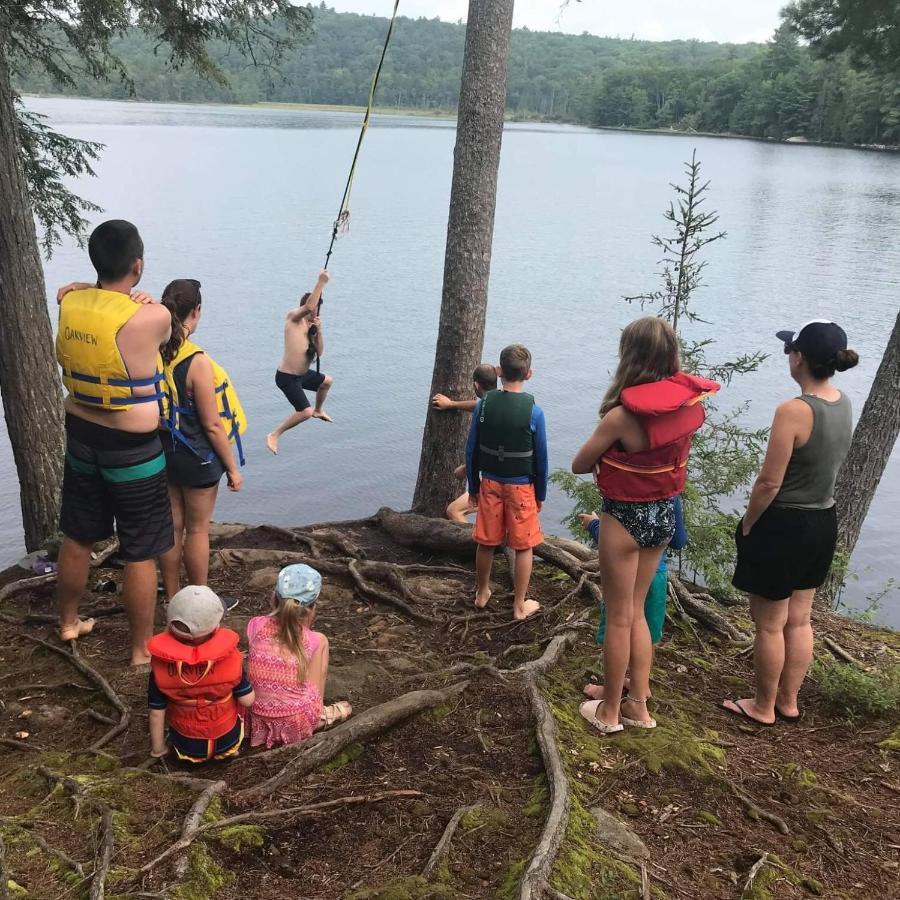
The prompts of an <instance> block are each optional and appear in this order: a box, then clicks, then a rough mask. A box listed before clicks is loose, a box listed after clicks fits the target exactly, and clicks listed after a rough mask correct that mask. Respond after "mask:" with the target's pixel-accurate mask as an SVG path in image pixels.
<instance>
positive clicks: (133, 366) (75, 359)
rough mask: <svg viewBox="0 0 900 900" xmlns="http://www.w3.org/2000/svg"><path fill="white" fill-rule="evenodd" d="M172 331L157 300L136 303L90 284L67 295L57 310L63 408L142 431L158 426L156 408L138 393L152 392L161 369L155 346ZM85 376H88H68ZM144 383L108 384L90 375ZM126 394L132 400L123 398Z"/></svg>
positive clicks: (99, 421) (103, 422)
mask: <svg viewBox="0 0 900 900" xmlns="http://www.w3.org/2000/svg"><path fill="white" fill-rule="evenodd" d="M170 330H171V316H170V314H169V312H168V310H167V309H166V308H165V307H162V306H159V305H158V304H145V305H139V304H136V303H134V301H132V300H131V298H130V297H129V296H128V295H127V294H124V293H121V292H117V291H106V290H100V289H90V290H81V291H73V292H71V293H69V294H67V295H66V296H65V297H64V298H63V300H62V302H61V304H60V313H59V334H58V336H57V356H58V358H59V362H60V365H61V366H62V367H63V377H64V380H65V381H66V387H67V388H68V391H69V394H68V396H67V397H66V411H67V412H68V413H70V414H71V415H74V416H76V417H78V418H81V419H85V420H87V421H89V422H93V423H95V424H98V425H103V426H106V427H109V428H116V429H118V430H120V431H126V432H132V433H145V432H150V431H153V430H154V429H155V428H156V427H157V423H158V418H159V407H158V405H157V404H156V403H155V402H147V401H146V400H144V401H143V402H141V400H140V398H142V397H143V398H150V397H154V396H155V395H156V394H157V393H158V391H159V386H158V384H155V383H154V378H155V376H156V375H157V374H158V373H159V372H161V369H162V366H161V363H160V358H159V347H160V344H161V343H163V342H164V341H165V340H166V339H167V337H168V334H169V332H170ZM67 370H69V371H70V372H71V371H74V372H75V375H76V376H77V375H78V374H83V375H87V376H88V378H87V380H84V379H79V378H77V377H67ZM98 377H99V378H101V379H114V380H127V381H136V382H143V383H142V384H139V385H136V386H133V387H131V386H127V387H125V386H123V387H112V388H109V389H107V390H104V389H103V387H102V385H100V384H94V383H92V381H93V379H95V378H98ZM129 396H131V397H132V398H133V400H134V402H132V403H128V402H127V401H128V398H129Z"/></svg>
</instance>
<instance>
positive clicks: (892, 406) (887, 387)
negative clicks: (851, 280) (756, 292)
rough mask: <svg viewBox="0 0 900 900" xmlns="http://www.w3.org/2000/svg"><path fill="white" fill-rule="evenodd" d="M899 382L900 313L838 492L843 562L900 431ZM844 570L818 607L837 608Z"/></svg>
mask: <svg viewBox="0 0 900 900" xmlns="http://www.w3.org/2000/svg"><path fill="white" fill-rule="evenodd" d="M897 385H900V313H897V319H896V321H895V322H894V330H893V331H892V332H891V336H890V337H889V338H888V343H887V347H885V348H884V356H883V357H882V359H881V365H880V366H879V367H878V372H876V374H875V380H874V381H873V382H872V387H871V388H870V389H869V396H868V398H867V400H866V405H865V406H864V407H863V411H862V414H861V415H860V417H859V421H858V422H857V423H856V429H855V430H854V432H853V442H852V443H851V444H850V451H849V452H848V453H847V458H846V459H845V460H844V464H843V466H841V471H840V473H839V474H838V480H837V484H836V486H835V490H834V502H835V505H836V506H837V512H838V554H840V555H841V556H842V557H843V559H844V561H845V562H847V561H849V559H850V555H851V554H852V553H853V549H854V547H856V541H857V539H858V538H859V532H860V530H861V529H862V525H863V522H864V521H865V518H866V515H867V514H868V512H869V504H870V503H871V502H872V498H873V497H874V496H875V491H876V489H877V488H878V483H879V482H880V481H881V476H882V475H883V474H884V469H885V466H886V465H887V463H888V460H889V459H890V456H891V451H892V450H893V449H894V443H895V442H896V440H897V435H898V434H900V393H898V391H897ZM842 569H843V567H842V566H839V567H838V571H837V572H832V574H831V576H830V577H829V579H828V581H826V582H825V584H824V585H823V586H822V588H821V589H820V590H819V593H818V596H817V598H816V602H817V605H819V606H825V607H829V608H830V607H833V606H834V604H835V599H836V597H837V593H838V590H839V589H840V587H841V583H842V576H843V575H844V574H845V572H844V571H841V570H842Z"/></svg>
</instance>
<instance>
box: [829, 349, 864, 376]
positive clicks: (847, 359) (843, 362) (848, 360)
mask: <svg viewBox="0 0 900 900" xmlns="http://www.w3.org/2000/svg"><path fill="white" fill-rule="evenodd" d="M858 363H859V354H858V353H857V352H856V351H855V350H838V352H837V353H835V355H834V367H835V369H836V370H837V371H838V372H846V371H847V369H852V368H853V367H854V366H855V365H857V364H858Z"/></svg>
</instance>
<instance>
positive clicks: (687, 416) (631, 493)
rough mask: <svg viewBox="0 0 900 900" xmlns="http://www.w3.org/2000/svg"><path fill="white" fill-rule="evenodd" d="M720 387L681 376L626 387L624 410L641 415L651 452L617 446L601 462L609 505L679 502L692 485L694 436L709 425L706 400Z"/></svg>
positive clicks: (601, 485)
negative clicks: (689, 481)
mask: <svg viewBox="0 0 900 900" xmlns="http://www.w3.org/2000/svg"><path fill="white" fill-rule="evenodd" d="M719 387H720V385H718V384H717V383H716V382H715V381H709V380H708V379H706V378H698V377H696V376H695V375H688V374H687V373H686V372H677V373H676V374H675V375H673V376H672V377H671V378H666V379H665V380H663V381H652V382H650V383H648V384H637V385H634V386H633V387H629V388H625V390H624V391H622V394H621V397H620V400H621V402H622V406H624V407H625V409H627V410H628V411H629V412H630V413H632V414H633V415H635V416H637V417H638V419H639V420H640V423H641V425H642V426H643V428H644V431H645V432H646V434H647V440H648V442H649V447H648V448H647V449H646V450H641V451H640V452H638V453H628V452H627V451H626V450H625V448H624V447H622V445H621V444H619V443H616V444H615V445H613V446H612V447H610V448H609V450H607V451H606V453H604V454H603V456H602V457H601V458H600V460H599V461H598V463H597V466H596V468H595V478H596V482H597V490H598V491H599V492H600V494H601V495H602V496H603V497H605V498H606V499H607V500H628V501H632V502H647V501H650V500H667V499H669V498H670V497H677V496H678V495H679V494H680V493H681V492H682V491H683V490H684V485H685V482H686V480H687V462H688V457H689V456H690V453H691V443H692V441H693V438H694V434H695V433H696V432H697V430H698V429H699V428H700V426H701V425H702V424H703V422H704V421H705V420H706V412H705V411H704V409H703V404H702V402H701V401H703V400H704V399H705V398H706V397H709V396H710V395H711V394H714V393H715V392H716V391H718V390H719Z"/></svg>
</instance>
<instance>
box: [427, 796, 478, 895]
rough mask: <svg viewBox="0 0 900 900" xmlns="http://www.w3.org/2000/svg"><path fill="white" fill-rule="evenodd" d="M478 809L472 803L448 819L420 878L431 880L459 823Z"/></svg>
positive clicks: (476, 805) (448, 848)
mask: <svg viewBox="0 0 900 900" xmlns="http://www.w3.org/2000/svg"><path fill="white" fill-rule="evenodd" d="M474 809H478V804H477V803H474V804H472V805H471V806H461V807H460V808H459V809H458V810H457V811H456V812H455V813H453V815H452V816H451V818H450V821H449V822H448V823H447V827H446V828H445V829H444V833H443V834H442V835H441V839H440V840H439V841H438V842H437V844H435V847H434V850H432V852H431V856H429V857H428V862H427V863H425V868H424V869H422V877H423V878H425V879H426V880H427V879H429V878H431V876H432V874H434V870H435V869H436V868H437V867H438V864H439V863H440V861H441V860H442V859H443V858H444V856H446V854H447V853H448V852H449V850H450V841H452V840H453V835H454V834H455V833H456V829H457V827H458V826H459V823H460V822H461V821H462V820H463V818H464V817H465V816H466V814H467V813H470V812H472V810H474Z"/></svg>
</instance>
